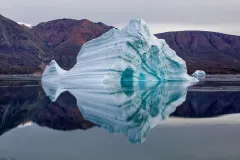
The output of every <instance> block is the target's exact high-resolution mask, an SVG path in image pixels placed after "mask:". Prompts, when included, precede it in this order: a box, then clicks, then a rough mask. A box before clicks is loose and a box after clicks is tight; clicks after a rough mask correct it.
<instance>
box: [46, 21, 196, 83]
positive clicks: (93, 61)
mask: <svg viewBox="0 0 240 160" xmlns="http://www.w3.org/2000/svg"><path fill="white" fill-rule="evenodd" d="M150 81H190V82H197V81H198V80H197V79H196V78H194V77H191V76H189V75H188V74H187V68H186V63H185V61H184V60H183V59H181V58H180V57H178V56H177V55H176V52H175V51H174V50H172V49H171V48H170V47H169V46H168V45H167V43H166V42H165V40H163V39H158V38H157V37H155V36H154V35H153V34H152V33H151V32H150V30H149V28H148V27H147V25H146V23H145V22H144V21H143V20H142V19H133V20H131V21H130V22H129V23H128V25H127V26H126V27H125V28H123V29H122V30H119V29H116V28H113V29H111V30H109V31H108V32H106V33H105V34H103V35H102V36H100V37H99V38H96V39H93V40H91V41H88V42H86V43H85V44H84V45H83V46H82V48H81V50H80V52H79V54H78V56H77V63H76V65H75V66H74V67H73V68H72V69H70V70H69V71H65V70H63V69H61V68H60V67H59V66H58V65H57V63H56V62H55V61H52V62H51V63H50V64H49V65H48V66H47V67H46V69H45V71H44V73H43V75H42V82H43V83H45V84H55V83H62V84H64V83H65V84H66V83H68V84H80V83H81V84H84V85H91V83H93V82H100V83H103V84H105V85H108V84H109V83H112V82H113V83H115V82H117V83H118V85H119V86H122V87H124V86H125V87H128V86H126V85H130V86H132V85H134V84H138V83H139V82H141V83H144V82H150ZM129 82H132V83H129Z"/></svg>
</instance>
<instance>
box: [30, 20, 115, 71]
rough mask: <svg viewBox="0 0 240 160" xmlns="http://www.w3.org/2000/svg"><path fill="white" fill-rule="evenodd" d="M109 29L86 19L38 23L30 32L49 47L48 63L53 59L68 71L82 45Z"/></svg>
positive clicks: (109, 27)
mask: <svg viewBox="0 0 240 160" xmlns="http://www.w3.org/2000/svg"><path fill="white" fill-rule="evenodd" d="M111 28H113V27H111V26H107V25H105V24H103V23H101V22H99V23H94V22H91V21H89V20H86V19H83V20H74V19H58V20H53V21H49V22H43V23H40V24H38V25H37V26H35V27H33V28H32V29H31V32H32V33H33V34H34V35H37V36H38V37H40V38H41V39H43V40H44V41H46V42H48V44H49V45H50V46H51V50H50V53H49V55H50V57H49V58H48V62H49V60H50V59H55V60H56V61H57V62H58V64H59V65H60V66H61V67H63V68H66V69H70V68H72V67H73V66H74V64H75V63H76V56H77V54H78V53H79V51H80V49H81V47H82V45H83V44H84V43H85V42H87V41H89V40H91V39H94V38H97V37H99V36H101V35H102V34H103V33H105V32H107V31H108V30H110V29H111Z"/></svg>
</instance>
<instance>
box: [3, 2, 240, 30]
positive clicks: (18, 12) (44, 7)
mask: <svg viewBox="0 0 240 160" xmlns="http://www.w3.org/2000/svg"><path fill="white" fill-rule="evenodd" d="M0 4H1V6H0V14H2V15H3V16H6V17H8V18H10V19H12V20H14V21H17V22H24V23H29V24H33V25H36V24H38V23H40V22H45V21H49V20H53V19H60V18H72V19H89V20H91V21H94V22H103V23H105V24H107V25H113V26H115V27H117V28H122V27H124V26H125V25H126V24H127V23H128V21H130V20H131V19H133V18H142V19H144V20H145V21H146V22H147V24H148V26H149V27H150V29H151V31H152V32H153V33H161V32H166V31H178V30H206V31H216V32H223V33H228V34H236V35H240V18H239V16H240V0H0Z"/></svg>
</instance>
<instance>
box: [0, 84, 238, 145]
mask: <svg viewBox="0 0 240 160" xmlns="http://www.w3.org/2000/svg"><path fill="white" fill-rule="evenodd" d="M188 86H189V85H188V84H185V83H173V82H171V83H160V84H148V86H139V87H134V88H132V89H128V88H119V87H116V86H114V85H112V86H110V87H108V88H104V87H96V86H95V87H93V88H85V89H83V88H78V87H77V86H64V87H62V86H43V88H44V90H43V89H42V87H41V86H40V85H27V86H24V85H16V86H7V85H5V86H0V94H1V95H2V96H1V97H0V135H2V134H3V133H5V132H7V131H9V130H11V129H13V128H15V127H18V126H19V125H21V124H26V123H28V122H32V123H35V124H38V125H39V126H42V127H48V128H52V129H55V130H62V131H67V130H75V129H89V128H92V127H94V126H97V127H100V128H103V129H105V130H107V131H109V132H110V133H121V134H124V135H125V136H127V137H128V139H129V140H130V141H131V142H132V143H142V142H144V140H145V139H146V137H147V135H148V134H149V132H150V130H151V129H153V128H154V127H155V126H157V125H159V124H160V123H161V122H162V121H163V120H165V119H166V118H167V117H168V116H174V117H183V118H184V117H188V118H204V117H215V116H220V115H224V114H233V113H240V107H238V104H240V91H234V92H230V91H216V92H209V91H201V90H200V91H194V90H191V91H188Z"/></svg>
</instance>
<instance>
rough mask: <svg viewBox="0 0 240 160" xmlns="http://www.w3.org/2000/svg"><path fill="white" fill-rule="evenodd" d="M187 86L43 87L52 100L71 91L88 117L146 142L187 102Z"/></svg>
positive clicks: (130, 139) (132, 139)
mask: <svg viewBox="0 0 240 160" xmlns="http://www.w3.org/2000/svg"><path fill="white" fill-rule="evenodd" d="M188 86H190V84H189V83H186V82H161V83H155V82H154V83H148V86H135V88H133V89H129V88H118V87H116V88H115V87H112V88H105V87H104V86H101V85H99V86H98V87H96V86H94V87H92V88H82V87H80V88H79V87H77V86H76V85H68V86H63V85H43V89H44V91H45V93H46V95H47V96H48V97H49V98H50V99H51V100H52V101H55V100H56V99H57V98H58V97H59V95H61V94H62V93H63V92H66V91H67V92H69V93H70V94H72V95H73V96H74V97H75V99H76V102H77V106H78V108H79V110H80V112H81V114H82V116H83V117H84V119H85V120H87V121H90V122H92V123H94V124H96V125H97V126H99V127H100V128H103V129H105V130H107V131H108V132H110V133H113V134H115V133H120V134H123V135H125V136H126V137H128V139H129V141H130V142H132V143H143V142H144V141H145V139H146V137H147V136H148V135H149V133H150V131H151V129H153V128H154V127H156V126H157V125H159V124H161V123H162V122H163V120H165V119H166V118H168V116H169V115H170V114H171V113H173V112H174V111H175V110H176V108H177V107H178V106H179V105H181V104H182V103H183V102H184V101H185V99H186V95H187V88H188Z"/></svg>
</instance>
